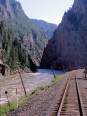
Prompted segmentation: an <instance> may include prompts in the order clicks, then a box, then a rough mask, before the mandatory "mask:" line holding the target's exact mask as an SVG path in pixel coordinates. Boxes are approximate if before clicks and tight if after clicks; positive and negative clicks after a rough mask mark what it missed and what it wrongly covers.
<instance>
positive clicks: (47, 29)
mask: <svg viewBox="0 0 87 116" xmlns="http://www.w3.org/2000/svg"><path fill="white" fill-rule="evenodd" d="M31 20H32V22H33V23H34V24H35V25H36V26H38V27H39V28H40V29H41V30H42V31H43V32H44V33H45V35H46V37H47V38H48V39H51V38H52V36H53V33H54V31H55V30H56V28H57V25H56V24H52V23H47V22H45V21H43V20H36V19H31Z"/></svg>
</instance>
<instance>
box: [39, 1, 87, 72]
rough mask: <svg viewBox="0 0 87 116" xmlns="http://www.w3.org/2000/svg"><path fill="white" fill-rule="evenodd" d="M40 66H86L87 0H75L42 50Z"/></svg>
mask: <svg viewBox="0 0 87 116" xmlns="http://www.w3.org/2000/svg"><path fill="white" fill-rule="evenodd" d="M41 66H43V67H48V68H50V67H54V68H57V69H58V68H65V69H68V70H70V69H74V68H81V67H85V66H87V0H75V1H74V4H73V6H72V8H71V9H70V10H69V11H68V12H66V13H65V14H64V17H63V20H62V22H61V24H60V25H59V26H58V28H57V30H56V31H55V33H54V35H53V38H52V39H51V40H50V41H49V43H48V45H47V48H46V49H45V50H44V54H43V58H42V62H41Z"/></svg>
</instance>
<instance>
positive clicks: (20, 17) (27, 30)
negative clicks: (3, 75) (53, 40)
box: [0, 0, 47, 68]
mask: <svg viewBox="0 0 87 116" xmlns="http://www.w3.org/2000/svg"><path fill="white" fill-rule="evenodd" d="M46 44H47V38H46V36H45V34H44V33H43V32H42V31H41V30H40V29H39V28H38V27H37V26H35V25H34V24H33V23H32V22H31V20H30V19H29V18H28V17H27V16H26V15H25V13H24V11H23V9H22V7H21V5H20V3H19V2H17V1H16V0H0V51H3V52H1V53H3V54H4V55H3V54H0V55H1V58H2V57H3V56H4V62H5V63H7V64H8V65H9V66H10V67H11V68H16V66H17V65H16V64H19V66H21V67H29V68H30V67H32V66H31V64H32V65H33V64H34V65H36V66H38V65H39V64H40V61H41V58H42V54H43V50H44V47H45V46H46ZM2 60H3V58H2ZM31 62H32V63H31ZM14 65H15V66H14Z"/></svg>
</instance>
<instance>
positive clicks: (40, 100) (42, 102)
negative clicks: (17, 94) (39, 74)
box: [7, 74, 68, 116]
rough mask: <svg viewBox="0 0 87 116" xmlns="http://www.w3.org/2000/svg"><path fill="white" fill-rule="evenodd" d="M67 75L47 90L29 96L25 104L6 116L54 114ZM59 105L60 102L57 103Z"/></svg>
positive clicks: (49, 115) (46, 115)
mask: <svg viewBox="0 0 87 116" xmlns="http://www.w3.org/2000/svg"><path fill="white" fill-rule="evenodd" d="M67 78H68V74H67V75H66V76H65V78H63V79H62V80H60V81H59V82H57V83H56V84H54V85H52V86H51V87H50V88H49V89H47V90H43V91H42V92H41V93H39V94H37V95H33V96H31V97H30V98H29V99H28V100H27V102H26V104H25V105H24V106H22V107H21V108H18V109H17V110H16V111H13V112H10V113H8V114H7V115H8V116H51V115H52V114H53V113H54V110H55V107H57V106H58V103H57V101H60V99H61V96H62V94H63V92H64V90H65V86H66V83H67ZM59 103H60V102H59Z"/></svg>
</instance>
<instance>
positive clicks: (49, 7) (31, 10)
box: [17, 0, 74, 24]
mask: <svg viewBox="0 0 87 116" xmlns="http://www.w3.org/2000/svg"><path fill="white" fill-rule="evenodd" d="M17 1H19V2H20V3H21V5H22V8H23V10H24V11H25V13H26V15H27V16H28V17H29V18H34V19H42V20H45V21H47V22H50V23H54V24H59V23H60V22H61V20H62V17H63V15H64V12H66V11H67V10H68V9H69V8H71V6H72V5H73V2H74V0H17Z"/></svg>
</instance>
